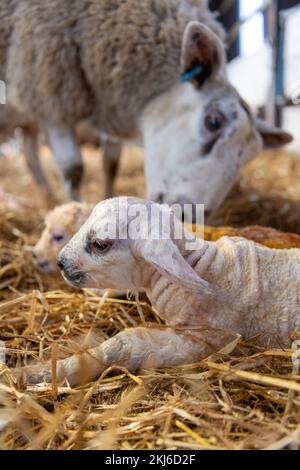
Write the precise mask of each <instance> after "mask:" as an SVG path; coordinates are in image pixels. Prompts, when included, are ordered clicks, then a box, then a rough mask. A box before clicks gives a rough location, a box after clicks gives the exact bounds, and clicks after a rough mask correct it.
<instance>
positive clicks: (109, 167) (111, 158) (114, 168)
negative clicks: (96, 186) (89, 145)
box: [102, 137, 122, 199]
mask: <svg viewBox="0 0 300 470" xmlns="http://www.w3.org/2000/svg"><path fill="white" fill-rule="evenodd" d="M102 145H103V166H104V174H105V187H104V199H108V198H111V197H113V195H114V182H115V179H116V176H117V173H118V168H119V163H120V157H121V151H122V143H121V142H119V141H117V140H110V138H109V137H107V138H103V139H102Z"/></svg>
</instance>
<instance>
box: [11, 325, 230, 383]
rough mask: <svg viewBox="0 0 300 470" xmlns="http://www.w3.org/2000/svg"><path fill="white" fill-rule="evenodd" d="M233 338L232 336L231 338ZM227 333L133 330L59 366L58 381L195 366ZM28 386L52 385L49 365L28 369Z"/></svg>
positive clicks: (215, 348) (226, 339) (91, 378)
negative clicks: (119, 370) (120, 370)
mask: <svg viewBox="0 0 300 470" xmlns="http://www.w3.org/2000/svg"><path fill="white" fill-rule="evenodd" d="M229 336H230V335H229ZM229 336H228V334H227V335H226V334H225V335H222V333H220V332H209V331H205V332H203V334H201V333H199V334H196V333H195V332H192V334H191V332H188V331H182V332H176V331H174V330H172V329H170V328H165V329H154V328H142V327H140V328H132V329H128V330H125V331H123V332H121V333H119V334H118V335H116V336H115V337H113V338H111V339H109V340H107V341H105V342H104V343H102V344H101V345H100V346H98V347H96V348H93V349H90V350H88V351H87V352H86V353H84V354H82V355H80V356H72V357H70V358H68V359H65V360H62V361H59V362H58V364H57V380H58V382H62V381H63V380H64V379H67V380H68V382H69V383H70V384H71V385H72V386H75V385H78V384H80V383H81V382H83V381H85V382H87V381H91V380H93V379H95V378H97V377H98V376H99V375H100V374H101V372H103V370H105V369H106V368H107V367H109V366H113V365H121V366H123V367H126V368H128V369H129V370H131V371H135V370H138V369H140V368H155V367H171V366H177V365H181V364H187V363H192V362H194V361H197V360H200V359H201V358H204V357H207V356H208V355H210V354H212V353H213V352H216V351H217V350H218V349H220V348H221V347H223V346H224V345H225V344H227V343H228V342H229V341H230V339H229ZM20 372H21V373H23V376H24V380H25V382H26V383H39V382H43V381H46V382H51V371H50V369H49V366H45V367H43V368H41V367H40V366H33V367H30V366H29V367H26V368H24V369H22V370H19V371H18V374H20Z"/></svg>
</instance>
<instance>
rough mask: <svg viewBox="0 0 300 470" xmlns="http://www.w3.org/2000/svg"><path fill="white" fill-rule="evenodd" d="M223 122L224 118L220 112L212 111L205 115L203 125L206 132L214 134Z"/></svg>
mask: <svg viewBox="0 0 300 470" xmlns="http://www.w3.org/2000/svg"><path fill="white" fill-rule="evenodd" d="M225 120H226V118H225V116H224V114H222V113H221V111H218V110H213V111H210V112H209V113H208V114H207V116H206V118H205V121H204V123H205V127H206V129H207V130H209V131H210V132H216V131H219V130H220V129H221V128H222V127H223V125H224V122H225Z"/></svg>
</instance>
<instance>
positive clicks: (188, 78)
mask: <svg viewBox="0 0 300 470" xmlns="http://www.w3.org/2000/svg"><path fill="white" fill-rule="evenodd" d="M202 72H203V67H201V65H197V67H194V68H193V69H192V70H190V71H189V72H186V73H183V74H182V75H181V77H180V82H181V83H186V82H190V81H191V80H192V79H193V78H195V77H196V76H197V75H200V74H201V73H202Z"/></svg>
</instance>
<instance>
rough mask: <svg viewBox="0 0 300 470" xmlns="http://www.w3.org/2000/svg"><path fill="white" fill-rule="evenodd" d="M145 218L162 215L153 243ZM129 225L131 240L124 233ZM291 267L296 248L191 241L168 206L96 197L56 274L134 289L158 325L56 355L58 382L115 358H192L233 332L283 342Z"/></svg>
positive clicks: (290, 329)
mask: <svg viewBox="0 0 300 470" xmlns="http://www.w3.org/2000/svg"><path fill="white" fill-rule="evenodd" d="M150 217H151V221H153V220H154V221H156V222H157V221H158V220H162V221H163V222H162V224H161V227H162V228H161V230H160V237H159V238H157V239H153V238H151V234H152V233H151V232H150V228H151V227H152V225H150V224H149V220H150ZM165 221H167V223H165ZM170 227H171V232H170ZM133 228H134V229H135V232H134V233H139V236H138V237H134V239H132V238H130V237H128V234H129V235H130V233H132V229H133ZM169 233H171V235H170V236H169ZM116 234H117V236H116ZM120 234H122V236H120ZM174 234H182V236H181V237H179V236H177V235H176V236H174ZM191 243H192V245H191ZM299 265H300V250H299V249H290V250H274V249H270V248H266V247H264V246H262V245H259V244H256V243H254V242H252V241H249V240H246V239H244V238H229V237H223V238H221V239H220V240H218V241H216V242H207V241H203V240H199V239H193V237H191V234H190V233H189V232H188V231H187V230H186V229H185V228H184V227H183V226H182V224H181V222H179V221H178V219H176V218H175V216H174V214H173V213H172V212H171V211H170V209H166V208H165V207H163V206H159V205H156V204H154V203H151V202H146V201H142V200H136V199H131V198H129V199H128V198H116V199H113V200H108V201H105V202H103V203H101V204H99V205H98V206H96V208H95V209H94V210H93V212H92V214H91V216H90V217H89V218H88V220H87V221H86V223H85V224H84V225H83V226H82V227H81V229H80V230H79V232H78V233H77V234H76V235H75V236H74V237H73V238H72V240H71V241H70V242H69V243H68V244H67V245H66V247H65V248H64V249H63V250H62V252H61V254H60V256H59V266H60V268H61V269H62V272H63V275H64V277H65V278H66V279H67V280H68V281H69V282H70V283H71V284H72V285H74V286H76V287H98V288H99V287H101V288H107V287H108V288H112V289H114V288H122V289H130V290H132V291H137V290H139V289H142V288H143V289H145V290H146V292H147V295H148V297H149V299H150V301H151V303H152V305H153V306H154V308H155V310H156V312H158V314H159V316H160V318H161V319H162V320H163V321H164V322H165V324H166V326H165V327H163V326H161V325H160V326H159V327H153V328H150V327H148V328H147V327H140V328H133V329H128V330H125V331H123V332H121V333H119V334H118V335H116V336H115V337H113V338H111V339H109V340H107V341H105V342H104V343H102V344H101V345H100V346H99V347H96V348H93V349H91V350H89V351H88V352H87V353H86V354H85V355H83V356H80V357H79V356H73V357H70V358H68V359H66V360H63V361H60V362H58V364H57V376H58V379H59V381H63V379H65V378H66V379H67V380H68V381H69V383H70V384H71V385H76V384H78V383H79V382H80V380H81V378H82V374H81V372H80V370H81V367H82V365H83V364H84V370H85V375H84V377H85V379H86V380H92V379H94V378H96V377H97V376H98V375H99V374H100V373H101V372H102V371H103V370H104V369H105V368H107V367H109V366H111V365H114V364H119V365H122V366H124V367H127V368H128V369H130V370H138V369H140V368H149V367H168V366H175V365H180V364H185V363H191V362H193V361H198V360H200V359H202V358H204V357H207V356H208V355H210V354H211V353H212V352H215V351H218V350H220V349H222V348H223V347H224V346H225V345H226V344H227V343H229V342H231V341H232V339H233V338H234V336H235V335H236V334H238V335H241V336H242V338H244V339H246V340H247V339H251V338H253V337H256V341H257V343H258V344H259V345H261V346H266V345H268V346H271V347H289V346H290V342H291V335H292V334H293V333H294V332H295V331H299V328H300V306H299V281H298V278H299V273H300V271H299ZM22 373H23V374H24V376H25V378H26V381H27V382H40V381H43V380H47V381H50V380H51V372H50V370H49V368H48V367H47V366H46V367H40V366H33V367H29V368H27V369H23V370H22Z"/></svg>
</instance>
